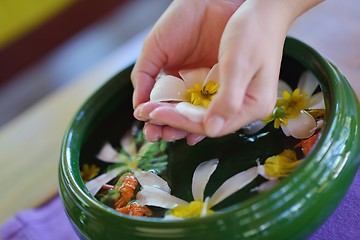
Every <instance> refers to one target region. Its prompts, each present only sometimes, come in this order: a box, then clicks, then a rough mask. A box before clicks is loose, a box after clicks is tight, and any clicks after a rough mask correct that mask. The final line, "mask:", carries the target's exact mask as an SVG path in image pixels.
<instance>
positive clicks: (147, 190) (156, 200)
mask: <svg viewBox="0 0 360 240" xmlns="http://www.w3.org/2000/svg"><path fill="white" fill-rule="evenodd" d="M136 200H137V201H138V203H139V204H140V205H142V206H144V205H147V206H156V207H161V208H166V209H173V208H174V207H176V206H179V205H186V204H188V202H186V201H184V200H182V199H180V198H177V197H175V196H173V195H170V194H169V193H167V192H164V191H162V190H161V189H158V188H154V187H143V188H142V189H141V191H139V192H138V194H137V195H136Z"/></svg>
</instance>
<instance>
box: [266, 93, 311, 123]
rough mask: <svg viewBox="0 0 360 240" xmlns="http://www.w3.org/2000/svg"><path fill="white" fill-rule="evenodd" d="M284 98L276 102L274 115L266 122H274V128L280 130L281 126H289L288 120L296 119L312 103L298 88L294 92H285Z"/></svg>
mask: <svg viewBox="0 0 360 240" xmlns="http://www.w3.org/2000/svg"><path fill="white" fill-rule="evenodd" d="M282 96H283V98H282V99H278V100H277V101H276V106H275V108H274V111H273V113H272V114H271V115H270V116H269V117H268V118H266V119H265V120H264V123H266V124H267V123H269V122H272V121H274V127H275V128H279V127H280V125H281V124H284V125H285V126H286V125H287V124H288V119H290V118H296V117H298V116H299V114H300V112H301V111H302V110H304V109H307V108H308V107H309V106H310V101H309V98H308V96H307V94H306V93H303V94H301V93H300V89H299V88H297V89H295V90H294V92H292V93H289V92H288V91H284V92H283V93H282Z"/></svg>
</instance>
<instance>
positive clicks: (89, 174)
mask: <svg viewBox="0 0 360 240" xmlns="http://www.w3.org/2000/svg"><path fill="white" fill-rule="evenodd" d="M99 172H100V168H98V167H97V166H96V165H95V164H91V165H89V164H87V163H85V164H83V166H82V170H81V171H80V175H81V178H82V180H83V181H84V182H87V181H89V180H91V179H93V178H94V177H95V176H96V175H98V174H99Z"/></svg>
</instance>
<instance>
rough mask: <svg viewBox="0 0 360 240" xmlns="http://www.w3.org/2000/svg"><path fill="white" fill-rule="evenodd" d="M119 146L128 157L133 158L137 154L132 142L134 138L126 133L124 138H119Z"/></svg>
mask: <svg viewBox="0 0 360 240" xmlns="http://www.w3.org/2000/svg"><path fill="white" fill-rule="evenodd" d="M120 145H121V148H122V149H123V150H124V151H125V152H127V153H128V154H129V155H130V156H135V154H136V152H137V150H136V144H135V141H134V137H133V136H132V135H131V134H130V133H126V134H125V136H124V137H123V138H121V141H120Z"/></svg>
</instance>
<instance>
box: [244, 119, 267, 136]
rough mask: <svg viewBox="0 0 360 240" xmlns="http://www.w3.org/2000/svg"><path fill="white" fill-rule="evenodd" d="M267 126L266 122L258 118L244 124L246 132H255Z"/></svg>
mask: <svg viewBox="0 0 360 240" xmlns="http://www.w3.org/2000/svg"><path fill="white" fill-rule="evenodd" d="M265 126H266V124H265V123H264V122H263V121H261V120H257V121H254V122H252V123H249V124H248V125H246V126H244V127H243V130H244V133H246V134H254V133H257V132H258V131H260V130H261V129H263V128H264V127H265Z"/></svg>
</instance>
